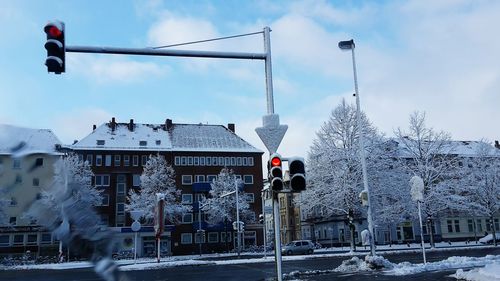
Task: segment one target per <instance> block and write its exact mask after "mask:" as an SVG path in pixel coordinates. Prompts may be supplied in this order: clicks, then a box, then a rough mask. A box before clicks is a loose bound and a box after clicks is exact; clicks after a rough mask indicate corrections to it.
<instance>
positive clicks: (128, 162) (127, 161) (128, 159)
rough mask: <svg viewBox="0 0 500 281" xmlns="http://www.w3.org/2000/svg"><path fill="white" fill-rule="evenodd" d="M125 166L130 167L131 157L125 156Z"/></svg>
mask: <svg viewBox="0 0 500 281" xmlns="http://www.w3.org/2000/svg"><path fill="white" fill-rule="evenodd" d="M123 166H125V167H129V166H130V155H123Z"/></svg>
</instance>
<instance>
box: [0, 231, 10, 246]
mask: <svg viewBox="0 0 500 281" xmlns="http://www.w3.org/2000/svg"><path fill="white" fill-rule="evenodd" d="M0 237H4V238H5V237H7V242H3V243H0V247H9V246H10V235H9V234H0Z"/></svg>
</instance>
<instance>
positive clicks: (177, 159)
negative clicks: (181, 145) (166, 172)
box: [174, 156, 181, 166]
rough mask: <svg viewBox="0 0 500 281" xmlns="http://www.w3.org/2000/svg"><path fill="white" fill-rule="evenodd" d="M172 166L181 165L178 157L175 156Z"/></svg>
mask: <svg viewBox="0 0 500 281" xmlns="http://www.w3.org/2000/svg"><path fill="white" fill-rule="evenodd" d="M174 165H175V166H180V165H181V157H180V156H175V157H174Z"/></svg>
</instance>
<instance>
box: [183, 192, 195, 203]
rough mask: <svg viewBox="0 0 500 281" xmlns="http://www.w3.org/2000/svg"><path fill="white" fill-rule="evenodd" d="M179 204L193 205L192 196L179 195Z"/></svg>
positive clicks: (188, 194) (187, 194) (186, 194)
mask: <svg viewBox="0 0 500 281" xmlns="http://www.w3.org/2000/svg"><path fill="white" fill-rule="evenodd" d="M181 203H182V204H193V194H191V193H183V194H182V195H181Z"/></svg>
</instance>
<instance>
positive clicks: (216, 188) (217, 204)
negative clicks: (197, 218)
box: [201, 168, 254, 224]
mask: <svg viewBox="0 0 500 281" xmlns="http://www.w3.org/2000/svg"><path fill="white" fill-rule="evenodd" d="M241 184H242V182H241V179H238V178H236V176H235V175H234V173H233V170H231V169H228V168H223V169H222V170H221V171H220V173H219V175H217V178H216V179H215V180H214V181H213V182H211V183H210V187H211V189H210V193H209V196H208V197H207V198H205V199H203V200H202V201H201V205H204V206H206V207H204V208H203V211H205V212H206V213H207V215H208V219H207V220H208V222H209V223H211V224H216V223H220V222H231V221H236V196H235V194H231V195H227V196H224V197H221V196H222V195H224V194H227V193H230V192H233V193H234V191H235V190H236V185H241ZM249 199H250V198H249V196H248V194H245V193H244V192H242V191H241V190H239V191H238V207H239V215H240V220H241V221H243V222H248V223H250V222H253V221H252V219H253V218H254V215H253V212H252V211H251V210H250V204H249V201H250V200H249Z"/></svg>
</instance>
